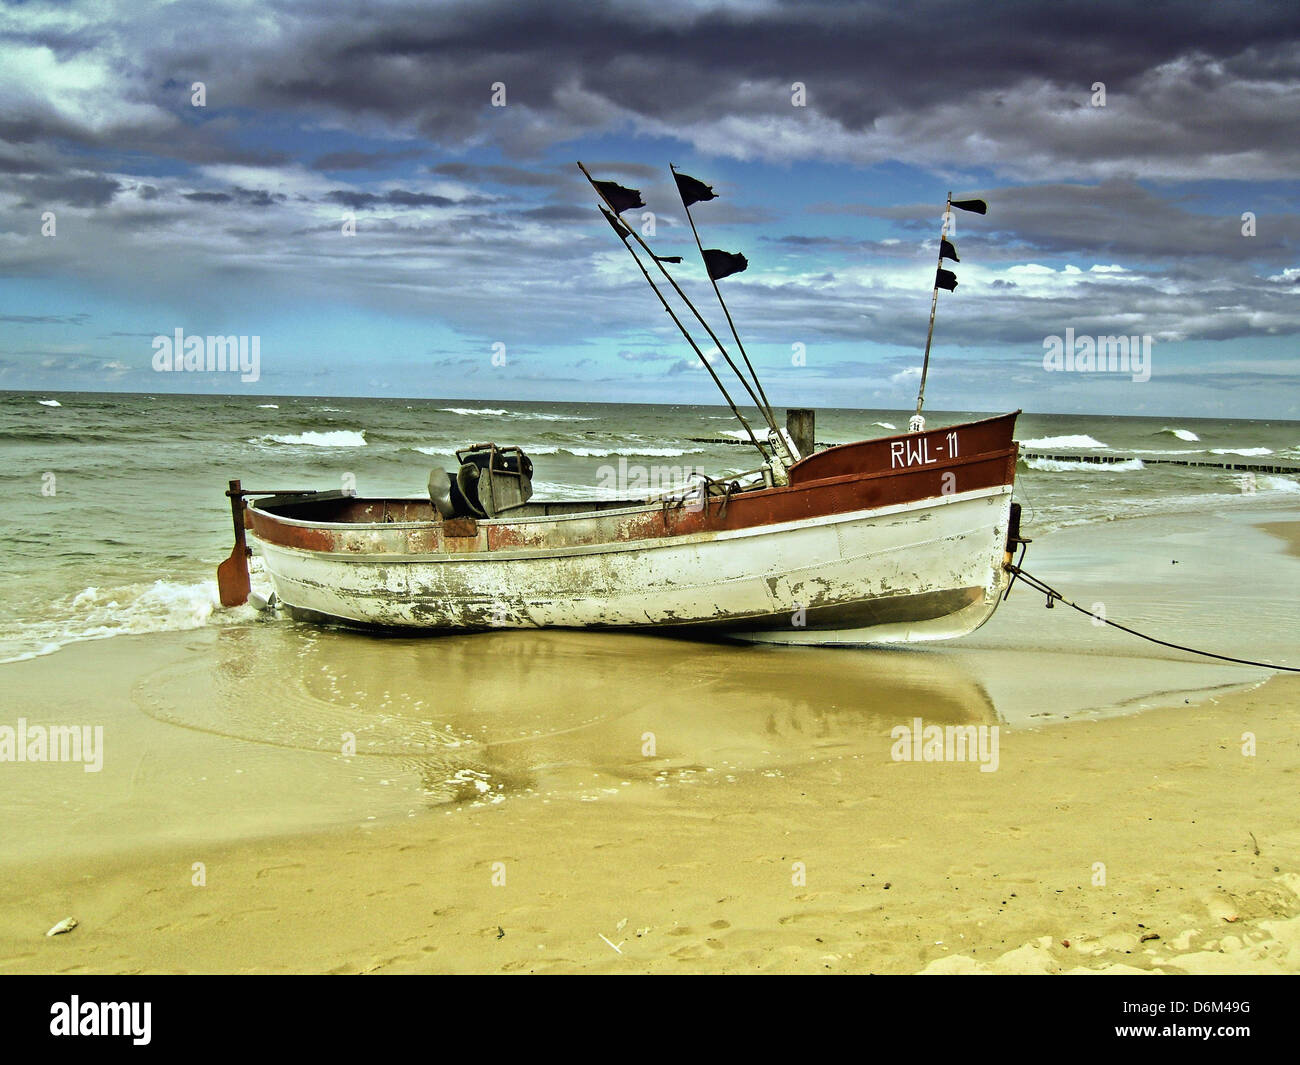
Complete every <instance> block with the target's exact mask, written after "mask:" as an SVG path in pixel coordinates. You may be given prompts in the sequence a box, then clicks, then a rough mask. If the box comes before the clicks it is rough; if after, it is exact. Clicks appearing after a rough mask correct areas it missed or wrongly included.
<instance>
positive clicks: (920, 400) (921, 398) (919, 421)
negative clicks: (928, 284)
mask: <svg viewBox="0 0 1300 1065" xmlns="http://www.w3.org/2000/svg"><path fill="white" fill-rule="evenodd" d="M951 217H952V189H949V190H948V199H947V201H946V202H945V203H944V205H943V226H942V228H941V229H940V230H939V256H938V258H937V259H936V260H935V264H934V292H932V293H931V294H930V331H929V332H928V333H926V334H925V359H924V361H923V362H922V363H921V388H920V391H918V392H917V393H916V414H915V415H913V416H912V421H911V424H910V428H911V430H912V432H918V431H920V429H922V428H923V427H924V426H925V419H923V418H922V417H921V407H922V406H923V405H924V404H925V378H926V375H927V374H929V372H930V342H931V341H932V340H933V339H934V312H935V311H936V310H938V308H939V271H940V270H942V269H943V242H944V241H945V240H947V239H948V220H949V219H950V218H951Z"/></svg>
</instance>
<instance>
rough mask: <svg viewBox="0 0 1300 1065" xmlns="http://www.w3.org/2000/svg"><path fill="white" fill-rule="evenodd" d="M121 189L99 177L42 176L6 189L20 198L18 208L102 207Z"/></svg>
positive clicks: (117, 185) (111, 181)
mask: <svg viewBox="0 0 1300 1065" xmlns="http://www.w3.org/2000/svg"><path fill="white" fill-rule="evenodd" d="M121 187H122V186H121V185H120V184H119V183H118V182H117V181H114V180H113V179H112V178H109V177H105V176H103V175H102V174H86V175H74V176H68V177H54V176H44V175H42V176H38V177H32V178H25V179H21V180H19V181H17V182H14V183H13V184H11V185H10V186H9V188H10V190H11V191H13V192H16V193H17V194H18V195H20V196H21V197H22V200H21V202H20V203H19V206H20V207H38V206H39V207H57V206H60V205H66V206H68V207H103V206H104V205H105V204H107V203H108V202H109V201H110V200H112V198H113V196H114V195H115V194H116V193H117V192H118V191H119V190H120V189H121Z"/></svg>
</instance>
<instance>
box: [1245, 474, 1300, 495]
mask: <svg viewBox="0 0 1300 1065" xmlns="http://www.w3.org/2000/svg"><path fill="white" fill-rule="evenodd" d="M1255 485H1256V491H1264V492H1300V481H1295V480H1292V479H1291V478H1290V477H1275V476H1273V475H1271V474H1263V475H1261V476H1260V478H1259V480H1257V481H1256V482H1255Z"/></svg>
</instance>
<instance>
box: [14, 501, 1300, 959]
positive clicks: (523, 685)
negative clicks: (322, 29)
mask: <svg viewBox="0 0 1300 1065" xmlns="http://www.w3.org/2000/svg"><path fill="white" fill-rule="evenodd" d="M1295 517H1296V515H1294V514H1293V513H1290V512H1287V511H1279V510H1277V509H1276V508H1274V509H1273V510H1272V511H1271V512H1270V513H1265V514H1257V515H1254V516H1253V517H1252V516H1250V515H1237V516H1234V517H1232V518H1221V519H1216V520H1215V521H1214V522H1212V523H1210V524H1209V525H1208V526H1207V523H1206V521H1205V520H1204V519H1197V520H1195V521H1193V520H1191V519H1189V520H1188V521H1187V522H1185V523H1180V522H1179V521H1176V520H1165V519H1162V520H1160V521H1158V522H1154V521H1148V520H1145V519H1139V520H1134V521H1126V522H1116V523H1113V524H1107V525H1106V526H1104V527H1102V528H1100V529H1098V528H1095V527H1089V528H1080V529H1073V530H1070V529H1067V530H1063V531H1061V532H1059V533H1058V534H1055V535H1054V536H1053V537H1052V538H1050V540H1047V541H1045V542H1044V543H1043V544H1042V545H1041V546H1039V547H1038V549H1037V550H1036V552H1035V553H1032V554H1031V556H1030V563H1031V565H1030V568H1031V570H1032V571H1034V572H1039V573H1040V574H1041V575H1043V576H1045V577H1046V576H1049V575H1053V576H1056V575H1060V574H1065V577H1066V578H1068V583H1067V581H1066V579H1063V580H1062V587H1063V590H1065V591H1067V592H1073V593H1076V594H1078V595H1079V596H1081V597H1086V598H1085V599H1084V601H1086V602H1091V601H1093V597H1096V598H1097V599H1100V600H1101V601H1104V602H1106V603H1107V606H1108V609H1109V610H1110V611H1111V612H1112V613H1113V615H1114V616H1116V617H1117V618H1127V619H1130V620H1131V619H1133V618H1134V617H1135V616H1136V617H1138V618H1142V620H1143V621H1144V624H1143V625H1142V626H1140V627H1145V628H1151V629H1152V630H1153V631H1155V632H1157V634H1159V633H1161V632H1163V633H1169V632H1170V628H1171V626H1173V625H1174V624H1175V622H1177V627H1178V629H1179V635H1181V636H1184V637H1186V638H1187V639H1188V641H1189V642H1192V643H1196V644H1198V645H1201V646H1207V647H1211V648H1212V649H1219V650H1222V651H1224V652H1226V653H1234V652H1237V653H1244V652H1250V653H1251V654H1252V655H1259V656H1262V657H1267V655H1269V654H1274V655H1279V654H1283V653H1284V652H1285V651H1286V649H1287V648H1288V647H1289V646H1291V645H1293V644H1294V588H1295V587H1297V584H1296V582H1295V575H1296V571H1297V568H1298V567H1300V562H1297V561H1296V560H1295V558H1294V557H1292V556H1290V555H1288V554H1287V553H1286V552H1285V550H1284V540H1283V539H1282V538H1281V537H1279V535H1278V533H1279V531H1282V532H1283V533H1284V534H1285V535H1286V536H1287V537H1288V538H1290V540H1291V542H1292V543H1294V536H1295V529H1296V528H1297V526H1296V524H1295V522H1294V518H1295ZM1264 519H1267V520H1268V527H1267V528H1264V527H1262V526H1261V525H1260V524H1258V523H1259V522H1262V521H1264ZM1279 519H1283V520H1279ZM1226 533H1231V535H1232V540H1233V543H1234V544H1236V545H1237V547H1238V549H1239V550H1240V551H1241V552H1242V554H1243V556H1244V557H1246V558H1249V560H1250V565H1248V566H1242V567H1240V568H1239V569H1240V572H1239V573H1237V574H1234V577H1233V587H1232V589H1231V591H1232V592H1233V594H1239V595H1248V596H1254V597H1256V598H1257V600H1258V609H1257V610H1256V611H1255V615H1256V617H1257V621H1258V626H1259V629H1258V631H1255V630H1249V626H1247V627H1246V628H1245V629H1243V630H1242V631H1237V632H1222V631H1219V632H1216V631H1215V625H1214V620H1213V606H1214V603H1215V601H1216V597H1217V596H1219V595H1221V594H1223V592H1224V589H1223V587H1222V573H1221V571H1220V559H1221V550H1220V548H1219V547H1218V544H1219V543H1220V542H1221V541H1222V538H1223V536H1224V535H1225V534H1226ZM1171 553H1172V555H1173V557H1169V556H1170V555H1171ZM1116 559H1119V560H1121V561H1118V562H1117V561H1114V560H1116ZM1157 560H1158V561H1159V562H1160V567H1159V568H1157V566H1156V561H1157ZM1174 561H1177V562H1178V567H1177V568H1175V567H1173V566H1171V565H1170V563H1171V562H1174ZM1129 570H1132V572H1133V573H1138V572H1141V571H1145V572H1146V577H1145V579H1144V580H1143V581H1141V582H1136V581H1135V580H1134V579H1133V577H1132V575H1131V574H1130V573H1129V572H1128V571H1129ZM1170 574H1177V581H1176V583H1173V582H1174V581H1175V578H1174V577H1171V576H1169V575H1170ZM1175 589H1177V590H1178V591H1179V593H1180V594H1179V595H1178V596H1177V597H1175V595H1174V590H1175ZM1175 599H1176V603H1177V606H1178V609H1179V610H1180V611H1181V614H1178V613H1174V612H1173V610H1174V604H1175ZM1144 611H1145V615H1144V614H1143V612H1144ZM1061 614H1067V615H1068V616H1066V617H1061V616H1059V615H1061ZM1288 617H1289V618H1290V619H1291V623H1290V627H1289V628H1288V627H1287V625H1286V619H1287V618H1288ZM1044 618H1047V619H1049V620H1051V622H1052V624H1051V625H1050V626H1048V625H1046V624H1045V622H1044ZM1279 619H1280V620H1279ZM1148 622H1149V623H1148ZM1292 653H1293V651H1292ZM3 669H4V670H5V674H6V691H7V696H6V722H7V723H12V719H15V718H18V717H24V718H26V719H27V720H28V721H30V722H64V723H93V724H102V725H103V726H104V730H105V732H104V735H105V740H104V750H103V755H104V759H103V768H102V770H101V771H100V772H96V773H87V772H85V769H84V768H83V766H81V765H78V764H71V765H69V764H30V763H29V764H19V765H6V766H5V774H4V776H3V778H2V779H3V781H4V784H5V795H4V799H5V802H6V805H7V806H8V807H9V808H10V809H11V810H12V811H13V812H12V814H11V816H10V817H8V818H7V819H6V829H5V836H6V839H5V847H4V857H3V860H2V861H3V878H2V883H0V971H3V972H6V973H20V972H31V973H35V972H54V973H92V972H107V973H156V972H313V973H314V972H345V973H400V972H454V973H461V972H465V973H498V972H592V973H615V972H655V973H658V972H826V971H833V972H855V973H917V972H926V973H943V972H1016V973H1039V972H1044V973H1046V972H1052V973H1055V972H1066V973H1068V972H1081V971H1086V972H1131V971H1142V972H1163V973H1179V972H1211V973H1236V972H1242V973H1244V972H1252V973H1255V972H1257V973H1270V972H1277V973H1281V972H1298V971H1300V862H1298V861H1297V856H1298V855H1300V828H1298V827H1297V825H1296V822H1295V817H1294V813H1295V794H1296V781H1297V780H1298V779H1300V742H1298V741H1300V733H1298V732H1297V727H1296V724H1295V708H1296V706H1297V703H1298V702H1300V678H1296V677H1294V676H1289V675H1279V676H1274V677H1272V678H1271V679H1270V678H1269V675H1268V674H1267V673H1266V672H1265V671H1263V670H1258V669H1251V668H1247V667H1241V666H1231V665H1227V664H1222V663H1202V662H1197V661H1194V660H1191V659H1189V658H1188V657H1187V656H1184V655H1180V654H1178V653H1176V652H1168V651H1165V650H1164V649H1161V648H1152V647H1150V646H1148V645H1143V644H1141V643H1138V642H1135V641H1133V640H1132V639H1131V638H1129V637H1125V636H1123V634H1120V633H1114V632H1111V631H1109V630H1101V629H1098V628H1096V627H1095V626H1093V625H1091V624H1090V623H1089V621H1088V620H1087V619H1086V618H1082V617H1080V616H1079V615H1077V614H1073V612H1066V611H1063V610H1062V609H1061V608H1059V607H1058V608H1057V611H1055V612H1054V613H1053V614H1052V615H1047V614H1045V612H1044V610H1043V606H1042V602H1041V597H1037V598H1035V597H1034V596H1033V595H1032V593H1028V592H1027V591H1026V590H1024V589H1021V590H1017V591H1016V592H1014V593H1013V596H1012V599H1011V600H1010V601H1009V602H1008V603H1007V604H1006V605H1004V607H1003V608H1002V609H1001V610H1000V611H999V613H998V615H996V616H995V619H994V621H993V622H991V623H990V624H989V625H988V626H986V627H985V629H983V630H981V631H980V632H979V633H977V634H976V635H975V637H973V638H972V639H971V640H970V641H959V642H957V643H954V644H951V645H947V646H943V647H936V648H933V649H923V650H893V651H890V650H874V651H843V650H825V651H823V650H809V651H800V650H794V651H788V650H787V651H782V650H776V651H775V652H774V651H773V650H772V649H762V648H745V647H733V646H730V645H712V644H693V643H684V642H680V641H673V640H663V639H655V638H649V637H639V636H621V635H613V636H603V637H601V636H595V635H592V634H582V633H543V634H538V636H537V637H536V638H534V637H531V636H527V635H525V636H523V637H512V636H511V635H510V634H500V635H497V634H492V635H487V636H482V637H470V638H465V639H459V640H454V639H453V640H444V641H427V640H426V641H420V640H377V639H373V638H366V637H358V636H357V635H355V634H347V633H336V632H322V631H319V630H314V629H311V628H310V627H306V626H298V625H289V624H280V623H275V622H270V623H268V622H256V621H254V622H250V623H249V624H248V625H246V626H235V627H227V628H208V629H200V630H195V631H192V632H178V633H165V634H153V635H149V636H134V637H119V638H116V639H112V640H103V641H95V642H89V643H82V644H78V645H74V646H70V647H67V648H65V649H64V650H62V651H60V652H59V653H57V654H55V655H51V656H46V657H42V658H36V659H32V660H29V661H26V662H18V663H12V664H9V665H7V666H4V667H3ZM917 718H921V719H923V720H924V721H925V723H926V724H938V725H940V726H946V725H973V726H976V727H979V726H987V727H997V728H998V729H999V733H1000V745H999V750H998V759H997V766H996V771H989V772H983V771H981V766H980V765H978V764H976V763H975V762H973V761H956V762H926V761H897V760H895V759H894V758H893V757H892V753H891V752H892V750H893V747H894V740H893V737H892V736H891V730H892V729H894V728H896V727H898V726H906V725H910V724H911V723H912V722H913V721H915V720H916V719H917ZM1067 719H1068V720H1067ZM345 734H348V735H351V736H352V737H353V738H354V742H355V751H354V752H350V751H349V752H345V751H344V750H342V749H341V747H340V742H341V739H342V738H343V737H344V736H345ZM65 917H75V918H76V919H77V921H78V922H79V924H78V926H77V927H76V928H75V929H74V930H73V931H72V932H71V933H68V934H65V935H60V936H56V937H46V936H45V932H46V930H47V929H48V928H50V926H52V925H53V924H55V922H57V921H59V920H61V919H63V918H65Z"/></svg>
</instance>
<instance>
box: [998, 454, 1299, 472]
mask: <svg viewBox="0 0 1300 1065" xmlns="http://www.w3.org/2000/svg"><path fill="white" fill-rule="evenodd" d="M1020 457H1021V458H1022V459H1051V460H1052V461H1053V462H1087V463H1093V464H1095V465H1103V466H1113V465H1115V464H1116V463H1120V462H1134V461H1139V462H1141V463H1142V464H1143V465H1144V466H1195V467H1200V468H1202V469H1211V470H1236V471H1238V472H1245V473H1281V474H1290V475H1291V476H1293V477H1294V476H1296V475H1297V474H1300V466H1296V465H1286V466H1283V465H1279V464H1277V463H1274V462H1213V461H1208V460H1206V459H1149V458H1144V457H1143V456H1141V455H1079V454H1074V455H1049V454H1047V453H1046V452H1043V451H1022V452H1020Z"/></svg>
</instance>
